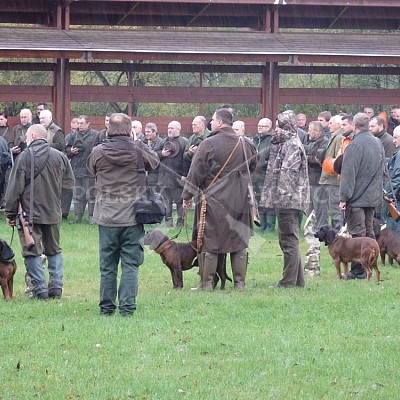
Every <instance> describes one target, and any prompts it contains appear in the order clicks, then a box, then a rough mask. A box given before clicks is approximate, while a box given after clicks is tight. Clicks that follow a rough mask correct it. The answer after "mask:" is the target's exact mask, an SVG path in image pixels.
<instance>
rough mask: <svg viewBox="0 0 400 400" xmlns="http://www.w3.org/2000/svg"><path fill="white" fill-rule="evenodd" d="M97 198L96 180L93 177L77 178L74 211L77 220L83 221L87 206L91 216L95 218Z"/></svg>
mask: <svg viewBox="0 0 400 400" xmlns="http://www.w3.org/2000/svg"><path fill="white" fill-rule="evenodd" d="M95 198H96V194H95V179H94V178H93V177H91V176H86V177H84V178H75V187H74V210H75V217H76V218H77V219H82V217H83V214H84V213H85V208H86V204H87V205H88V214H89V216H90V217H92V216H93V210H94V201H95Z"/></svg>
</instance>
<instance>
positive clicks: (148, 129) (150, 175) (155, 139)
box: [144, 122, 163, 193]
mask: <svg viewBox="0 0 400 400" xmlns="http://www.w3.org/2000/svg"><path fill="white" fill-rule="evenodd" d="M144 134H145V136H146V144H147V146H149V147H150V149H151V150H153V151H154V152H155V153H156V154H157V156H158V157H159V158H160V156H161V152H162V148H163V140H162V139H161V138H160V136H159V134H158V130H157V125H156V124H154V123H153V122H149V123H147V124H146V126H145V127H144ZM158 172H159V167H158V166H157V167H155V168H150V169H149V170H148V171H147V185H148V186H149V187H150V188H152V189H153V190H154V191H155V192H157V193H158V192H159V191H160V189H159V187H158Z"/></svg>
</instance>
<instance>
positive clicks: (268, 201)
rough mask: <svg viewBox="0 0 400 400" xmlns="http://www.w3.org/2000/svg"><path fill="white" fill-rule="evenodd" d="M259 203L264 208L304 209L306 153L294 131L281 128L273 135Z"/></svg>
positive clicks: (307, 192) (307, 197)
mask: <svg viewBox="0 0 400 400" xmlns="http://www.w3.org/2000/svg"><path fill="white" fill-rule="evenodd" d="M260 203H261V204H260V205H261V206H264V207H265V208H274V209H295V210H302V211H306V210H307V207H308V205H309V203H310V187H309V181H308V170H307V156H306V153H305V151H304V147H303V145H302V143H301V141H300V139H299V138H298V136H297V134H296V133H290V132H287V131H281V132H280V133H279V134H275V135H274V136H273V138H272V140H271V153H270V157H269V160H268V168H267V173H266V176H265V184H264V188H263V192H262V197H261V202H260Z"/></svg>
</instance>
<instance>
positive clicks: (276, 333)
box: [0, 221, 400, 400]
mask: <svg viewBox="0 0 400 400" xmlns="http://www.w3.org/2000/svg"><path fill="white" fill-rule="evenodd" d="M0 223H1V225H0V236H1V237H2V238H4V239H6V240H7V241H9V240H10V237H11V229H9V228H7V227H6V226H5V223H4V221H0ZM167 233H168V234H169V235H170V236H171V235H172V234H173V233H176V230H170V231H167ZM179 240H181V241H186V240H187V235H186V233H185V232H182V233H181V235H180V237H179ZM62 246H63V250H64V252H63V256H64V264H65V289H64V294H63V297H62V298H61V299H60V300H53V301H48V302H40V301H37V300H28V299H26V298H25V295H24V290H23V289H24V286H23V276H24V267H23V262H22V260H21V257H20V255H19V252H20V248H19V243H17V242H16V241H15V239H14V245H13V247H14V249H15V251H16V253H17V254H18V257H17V262H18V266H19V269H18V271H17V274H16V281H15V298H14V300H13V301H12V302H9V303H6V302H4V301H3V300H0V339H1V340H0V349H1V352H0V399H2V400H3V399H7V400H14V399H68V400H72V399H80V400H83V399H97V400H103V399H104V400H116V399H121V400H122V399H124V400H128V399H135V400H155V399H163V400H164V399H165V400H169V399H171V400H172V399H174V400H175V399H207V400H208V399H216V400H222V399H227V400H228V399H229V400H230V399H243V400H255V399H274V400H277V399H285V400H286V399H327V400H333V399H338V400H339V399H340V400H342V399H383V400H388V399H398V398H400V395H399V392H400V383H399V382H400V355H399V345H400V270H399V269H398V268H395V267H389V266H381V265H380V269H381V277H382V282H381V283H380V284H376V282H375V276H373V278H372V280H371V281H370V282H367V281H339V280H337V279H336V274H335V268H334V266H333V264H332V262H331V260H330V258H329V256H328V254H327V250H326V248H323V250H322V267H321V276H320V277H314V278H308V279H307V283H306V288H305V289H270V288H269V286H270V285H273V284H275V283H276V282H277V281H278V279H279V277H280V276H281V270H282V255H281V251H280V249H279V245H278V241H277V235H276V234H274V233H269V234H259V233H257V234H256V235H255V236H254V237H253V238H252V240H251V246H250V249H249V253H250V264H249V269H248V277H247V288H246V291H245V292H236V291H234V290H233V288H232V284H231V283H229V282H227V289H226V290H225V291H220V290H217V291H215V292H212V293H206V292H193V291H191V290H190V287H193V286H197V283H198V276H197V270H196V269H193V270H190V271H187V272H185V273H184V289H183V290H182V291H174V290H172V283H171V278H170V275H169V270H168V269H167V268H166V267H165V266H164V265H163V264H162V263H161V259H160V257H159V256H158V255H157V254H155V253H154V252H152V251H150V250H148V249H147V248H146V250H145V263H144V265H143V266H142V267H141V270H140V282H139V297H138V310H137V312H136V313H135V315H134V317H133V318H122V317H120V316H119V315H115V316H112V317H104V316H100V315H99V310H98V291H99V271H98V245H97V227H96V226H89V225H87V224H83V225H68V224H65V223H64V224H63V226H62ZM302 248H303V250H305V248H306V246H305V244H304V243H302Z"/></svg>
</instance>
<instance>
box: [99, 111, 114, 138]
mask: <svg viewBox="0 0 400 400" xmlns="http://www.w3.org/2000/svg"><path fill="white" fill-rule="evenodd" d="M111 114H112V113H107V114H106V116H105V117H104V129H102V130H101V131H100V132H99V142H103V141H104V140H106V139H108V127H109V125H110V117H111Z"/></svg>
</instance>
